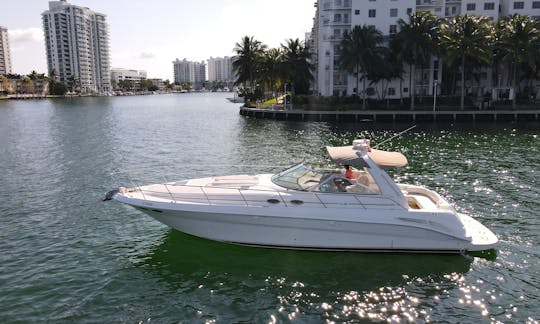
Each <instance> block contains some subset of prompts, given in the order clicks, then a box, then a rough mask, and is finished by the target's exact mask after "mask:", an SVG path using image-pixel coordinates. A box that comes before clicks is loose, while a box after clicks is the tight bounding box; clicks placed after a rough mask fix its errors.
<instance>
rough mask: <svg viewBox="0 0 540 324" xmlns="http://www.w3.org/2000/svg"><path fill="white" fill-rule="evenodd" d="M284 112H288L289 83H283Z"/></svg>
mask: <svg viewBox="0 0 540 324" xmlns="http://www.w3.org/2000/svg"><path fill="white" fill-rule="evenodd" d="M283 110H287V83H283Z"/></svg>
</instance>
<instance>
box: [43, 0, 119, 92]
mask: <svg viewBox="0 0 540 324" xmlns="http://www.w3.org/2000/svg"><path fill="white" fill-rule="evenodd" d="M42 19H43V31H44V33H45V45H46V48H47V67H48V70H49V75H51V76H53V75H54V78H55V79H56V80H57V81H61V82H64V83H66V84H67V85H68V88H69V87H72V88H73V87H74V84H77V88H79V89H80V91H81V92H82V93H86V94H106V93H109V92H110V91H111V74H110V58H109V31H108V24H107V21H106V16H105V15H104V14H101V13H97V12H94V11H92V10H90V9H88V8H86V7H80V6H76V5H72V4H69V3H67V1H66V0H60V1H49V10H47V11H45V12H43V14H42Z"/></svg>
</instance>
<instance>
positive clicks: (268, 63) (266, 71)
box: [260, 48, 283, 96]
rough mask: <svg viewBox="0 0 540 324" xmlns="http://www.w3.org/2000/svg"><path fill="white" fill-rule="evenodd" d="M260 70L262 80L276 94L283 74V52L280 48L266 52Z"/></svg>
mask: <svg viewBox="0 0 540 324" xmlns="http://www.w3.org/2000/svg"><path fill="white" fill-rule="evenodd" d="M260 72H261V78H262V81H263V82H264V84H265V85H267V86H268V88H269V89H270V91H272V93H273V95H274V96H275V95H276V93H277V87H278V85H279V84H280V82H281V79H282V76H283V53H282V51H281V50H280V49H277V48H271V49H269V50H268V51H266V52H265V53H264V55H263V57H262V60H261V69H260Z"/></svg>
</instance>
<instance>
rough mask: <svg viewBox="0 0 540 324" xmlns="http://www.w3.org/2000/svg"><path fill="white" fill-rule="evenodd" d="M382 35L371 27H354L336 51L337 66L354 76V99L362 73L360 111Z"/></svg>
mask: <svg viewBox="0 0 540 324" xmlns="http://www.w3.org/2000/svg"><path fill="white" fill-rule="evenodd" d="M382 43H383V36H382V33H381V32H380V31H379V30H377V29H376V28H375V27H373V26H367V25H363V26H355V27H354V28H353V30H352V31H351V32H347V33H346V34H345V35H344V36H343V40H342V41H341V43H340V46H339V50H338V55H339V57H338V64H339V65H340V67H341V68H342V69H344V70H347V71H349V72H353V73H355V74H356V94H355V95H356V98H358V89H359V87H360V73H362V78H363V79H364V82H363V87H364V88H363V91H362V96H363V100H362V109H366V83H367V82H366V81H367V80H366V79H367V74H368V71H369V69H370V67H371V66H372V65H373V64H374V62H376V61H377V60H378V59H379V58H380V52H381V51H382V48H383V47H382V46H381V45H382Z"/></svg>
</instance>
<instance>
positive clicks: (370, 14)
mask: <svg viewBox="0 0 540 324" xmlns="http://www.w3.org/2000/svg"><path fill="white" fill-rule="evenodd" d="M376 16H377V10H375V9H369V11H368V17H369V18H375V17H376Z"/></svg>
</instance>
